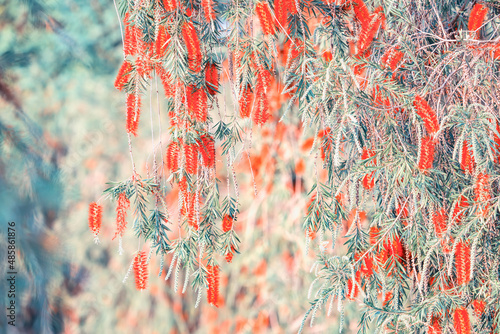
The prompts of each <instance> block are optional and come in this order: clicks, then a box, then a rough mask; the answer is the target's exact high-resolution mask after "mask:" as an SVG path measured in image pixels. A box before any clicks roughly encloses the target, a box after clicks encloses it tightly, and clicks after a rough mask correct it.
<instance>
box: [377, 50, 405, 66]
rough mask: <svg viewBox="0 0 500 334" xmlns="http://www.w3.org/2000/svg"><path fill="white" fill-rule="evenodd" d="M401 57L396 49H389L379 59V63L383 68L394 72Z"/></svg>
mask: <svg viewBox="0 0 500 334" xmlns="http://www.w3.org/2000/svg"><path fill="white" fill-rule="evenodd" d="M403 57H404V53H403V52H401V51H400V50H399V48H398V47H393V48H389V49H387V51H385V52H384V54H383V55H382V58H380V63H381V64H382V66H384V67H389V68H390V69H391V71H395V70H396V68H397V67H398V65H399V64H400V63H401V60H402V59H403Z"/></svg>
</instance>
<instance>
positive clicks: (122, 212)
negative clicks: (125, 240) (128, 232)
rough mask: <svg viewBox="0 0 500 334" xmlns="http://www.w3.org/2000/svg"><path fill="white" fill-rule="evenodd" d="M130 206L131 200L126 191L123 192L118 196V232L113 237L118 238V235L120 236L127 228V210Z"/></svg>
mask: <svg viewBox="0 0 500 334" xmlns="http://www.w3.org/2000/svg"><path fill="white" fill-rule="evenodd" d="M129 208H130V201H129V199H128V198H127V195H125V193H121V194H120V195H119V196H118V201H117V203H116V232H115V236H114V237H113V239H115V238H116V236H117V235H119V236H120V237H122V236H123V233H125V228H126V227H127V221H126V220H125V219H127V210H128V209H129Z"/></svg>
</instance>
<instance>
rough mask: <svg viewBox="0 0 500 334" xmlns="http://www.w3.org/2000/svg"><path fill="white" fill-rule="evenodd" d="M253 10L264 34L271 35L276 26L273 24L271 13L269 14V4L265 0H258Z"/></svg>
mask: <svg viewBox="0 0 500 334" xmlns="http://www.w3.org/2000/svg"><path fill="white" fill-rule="evenodd" d="M255 12H256V14H257V17H258V18H259V21H260V26H261V27H262V32H263V33H264V35H273V34H274V33H275V32H276V26H275V25H274V20H273V15H272V14H271V8H269V4H268V3H267V2H266V1H261V2H258V3H257V4H256V5H255Z"/></svg>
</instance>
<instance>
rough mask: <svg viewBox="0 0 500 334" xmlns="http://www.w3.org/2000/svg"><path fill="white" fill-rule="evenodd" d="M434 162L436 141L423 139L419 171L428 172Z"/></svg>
mask: <svg viewBox="0 0 500 334" xmlns="http://www.w3.org/2000/svg"><path fill="white" fill-rule="evenodd" d="M433 162H434V139H432V138H431V137H429V136H428V137H424V138H422V143H421V146H420V160H419V161H418V169H420V170H421V171H422V172H427V170H428V169H430V168H432V163H433Z"/></svg>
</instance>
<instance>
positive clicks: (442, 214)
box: [432, 209, 448, 238]
mask: <svg viewBox="0 0 500 334" xmlns="http://www.w3.org/2000/svg"><path fill="white" fill-rule="evenodd" d="M447 221H448V217H447V214H446V210H445V209H441V210H439V211H438V212H436V213H435V214H434V217H432V223H433V224H434V229H435V231H436V235H437V237H438V238H441V237H442V236H443V234H444V233H445V232H446V228H447V226H446V222H447Z"/></svg>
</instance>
